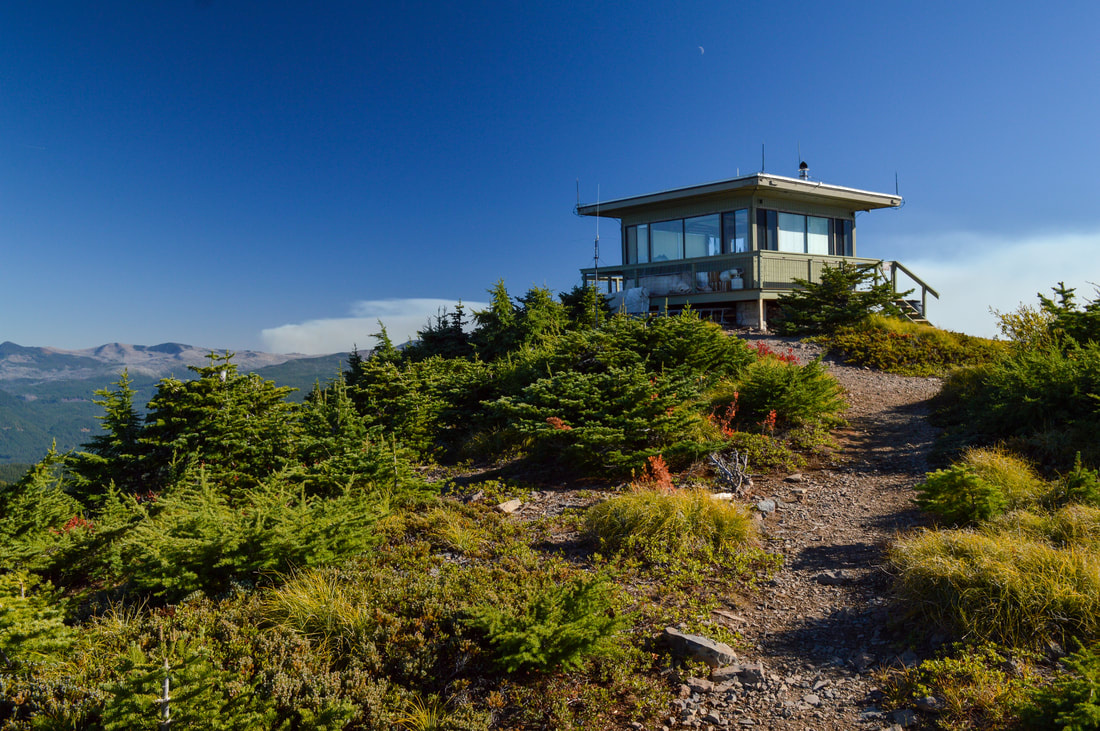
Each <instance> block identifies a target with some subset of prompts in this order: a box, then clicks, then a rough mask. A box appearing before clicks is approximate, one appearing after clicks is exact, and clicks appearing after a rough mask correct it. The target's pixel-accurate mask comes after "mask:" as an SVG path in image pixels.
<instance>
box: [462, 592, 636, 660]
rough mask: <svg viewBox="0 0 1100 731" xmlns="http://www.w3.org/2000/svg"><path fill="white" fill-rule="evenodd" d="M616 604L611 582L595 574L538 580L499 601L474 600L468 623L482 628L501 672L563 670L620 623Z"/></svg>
mask: <svg viewBox="0 0 1100 731" xmlns="http://www.w3.org/2000/svg"><path fill="white" fill-rule="evenodd" d="M515 599H518V600H519V601H515ZM615 609H616V608H615V602H614V600H613V593H612V587H611V585H610V584H609V583H608V582H607V581H606V580H605V579H604V578H603V577H600V576H594V577H590V578H575V579H572V580H570V581H568V582H566V583H564V584H561V585H556V584H553V583H550V584H547V585H545V586H540V587H538V588H537V589H536V590H535V591H533V592H532V593H530V594H528V595H526V596H523V597H515V598H514V600H513V601H512V602H509V603H507V604H504V605H499V604H478V605H475V606H474V607H472V608H471V609H470V616H469V618H468V619H467V623H468V624H469V625H470V626H471V627H473V628H475V629H476V630H478V631H480V632H482V633H484V634H485V636H486V638H487V639H488V640H489V642H490V643H491V644H492V646H493V649H494V654H495V658H494V659H495V661H496V663H497V665H498V666H499V667H500V668H501V669H502V670H503V671H504V672H506V673H515V672H522V671H531V670H534V671H546V670H553V669H555V668H563V669H567V670H568V669H575V668H577V667H579V666H580V665H581V663H582V662H583V661H584V659H585V658H586V657H587V656H588V655H591V654H593V653H594V652H597V651H598V650H599V649H600V647H601V646H603V645H605V644H606V643H607V641H608V640H609V638H610V637H611V636H612V635H613V634H614V632H615V631H616V630H617V629H618V628H619V627H620V626H621V625H622V619H621V618H620V617H619V615H618V614H617V612H616V611H615Z"/></svg>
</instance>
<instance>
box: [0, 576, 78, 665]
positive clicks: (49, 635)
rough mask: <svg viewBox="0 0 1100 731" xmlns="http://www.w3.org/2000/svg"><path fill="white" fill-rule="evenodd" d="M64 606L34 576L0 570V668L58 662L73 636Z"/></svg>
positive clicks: (46, 586)
mask: <svg viewBox="0 0 1100 731" xmlns="http://www.w3.org/2000/svg"><path fill="white" fill-rule="evenodd" d="M64 606H65V605H64V602H63V601H62V600H61V598H60V596H58V594H57V592H55V591H54V590H53V587H52V586H50V584H49V583H48V582H42V581H41V580H40V579H39V578H38V577H37V576H34V575H33V574H27V573H26V572H23V571H16V572H12V573H6V574H0V668H5V666H6V669H12V668H18V667H20V666H24V665H27V664H32V665H33V664H35V663H42V662H57V661H58V656H59V655H60V653H62V652H64V651H65V650H66V649H67V648H68V647H69V645H71V644H72V641H73V636H74V633H73V631H72V630H71V629H70V628H69V627H67V626H65V621H64V620H65V611H64Z"/></svg>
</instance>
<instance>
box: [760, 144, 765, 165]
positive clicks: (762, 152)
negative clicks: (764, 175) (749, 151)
mask: <svg viewBox="0 0 1100 731" xmlns="http://www.w3.org/2000/svg"><path fill="white" fill-rule="evenodd" d="M760 172H764V143H763V142H761V143H760Z"/></svg>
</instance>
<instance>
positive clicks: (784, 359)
mask: <svg viewBox="0 0 1100 731" xmlns="http://www.w3.org/2000/svg"><path fill="white" fill-rule="evenodd" d="M749 347H750V348H752V349H753V350H755V351H756V354H757V355H758V356H759V357H761V358H767V357H772V358H775V359H776V360H778V361H780V362H781V363H790V364H791V365H798V358H797V357H795V354H794V348H787V352H786V353H780V352H779V351H778V350H774V349H773V348H771V347H770V346H769V345H768V344H767V343H765V342H763V341H758V342H757V343H756V344H755V345H750V346H749Z"/></svg>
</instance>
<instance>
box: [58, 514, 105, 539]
mask: <svg viewBox="0 0 1100 731" xmlns="http://www.w3.org/2000/svg"><path fill="white" fill-rule="evenodd" d="M77 528H83V529H84V530H86V531H89V532H91V531H94V530H95V523H93V522H92V521H90V520H87V519H85V518H84V517H82V516H79V515H74V516H73V517H71V518H69V522H68V523H66V524H65V525H64V526H62V528H61V530H55V531H53V532H54V533H55V534H57V535H60V534H62V533H68V532H69V531H71V530H75V529H77Z"/></svg>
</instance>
